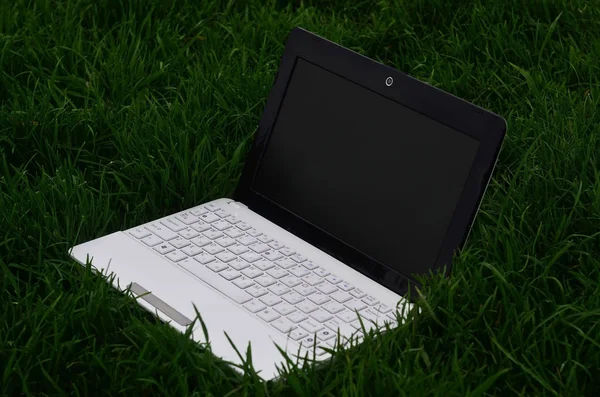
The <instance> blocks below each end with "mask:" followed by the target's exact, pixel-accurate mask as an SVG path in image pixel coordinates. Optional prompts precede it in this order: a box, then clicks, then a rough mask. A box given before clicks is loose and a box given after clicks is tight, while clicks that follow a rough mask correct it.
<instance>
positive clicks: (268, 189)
mask: <svg viewBox="0 0 600 397" xmlns="http://www.w3.org/2000/svg"><path fill="white" fill-rule="evenodd" d="M478 146H479V142H478V141H477V140H476V139H474V138H472V137H471V136H469V135H466V134H464V133H461V132H459V131H456V130H454V129H451V128H449V127H448V126H446V125H444V124H441V123H439V122H437V121H435V120H432V119H430V118H427V117H425V116H423V115H422V114H420V113H417V112H415V111H413V110H411V109H410V108H408V107H405V106H403V105H401V104H399V103H397V102H394V101H392V100H391V99H388V98H386V97H384V96H381V95H379V94H377V93H375V92H373V91H370V90H368V89H366V88H364V87H362V86H360V85H358V84H356V83H353V82H352V81H349V80H347V79H345V78H343V77H340V76H339V75H336V74H334V73H332V72H330V71H328V70H325V69H323V68H321V67H319V66H316V65H314V64H312V63H310V62H309V61H306V60H304V59H302V58H297V61H296V65H295V68H294V71H293V73H292V76H291V79H290V81H289V84H288V87H287V91H286V94H285V98H284V99H283V102H282V104H281V107H280V109H279V114H278V116H277V119H276V121H275V124H274V126H273V130H272V132H271V135H270V138H269V142H268V144H267V147H266V150H265V152H264V154H263V157H262V159H261V162H260V165H259V167H258V170H257V172H256V174H255V179H254V182H253V186H252V189H253V190H254V191H255V192H257V193H258V194H260V195H262V196H264V197H265V198H267V199H268V200H270V201H272V202H274V203H275V204H277V205H278V206H280V207H283V208H284V209H286V210H287V211H289V212H291V213H293V214H295V215H296V216H298V217H300V218H302V219H304V220H305V221H306V222H308V223H311V224H312V225H314V226H315V227H317V228H319V229H321V230H323V231H324V232H326V233H328V234H330V235H332V236H334V237H335V238H337V239H338V240H341V241H342V242H344V243H345V244H348V245H350V246H352V247H353V248H354V249H356V250H358V251H360V252H362V253H363V254H365V255H367V256H369V257H371V258H373V259H375V260H377V261H378V262H380V263H382V264H384V265H385V266H388V267H390V268H392V269H394V270H397V271H399V272H400V273H403V274H406V275H409V276H410V275H411V274H413V273H424V272H427V271H428V270H429V269H430V268H431V267H432V266H433V264H434V263H435V260H436V258H437V257H438V252H439V249H440V247H441V245H442V242H443V240H444V237H445V235H446V232H447V229H448V226H449V225H450V221H451V219H452V216H453V213H454V210H455V208H456V205H457V203H458V200H459V197H460V195H461V192H462V189H463V187H464V185H465V182H466V180H467V176H468V174H469V171H470V168H471V166H472V163H473V160H474V159H475V155H476V153H477V149H478Z"/></svg>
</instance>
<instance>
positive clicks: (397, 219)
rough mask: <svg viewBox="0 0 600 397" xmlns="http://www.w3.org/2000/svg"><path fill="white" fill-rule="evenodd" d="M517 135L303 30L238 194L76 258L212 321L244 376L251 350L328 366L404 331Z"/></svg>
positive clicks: (218, 340) (261, 369)
mask: <svg viewBox="0 0 600 397" xmlns="http://www.w3.org/2000/svg"><path fill="white" fill-rule="evenodd" d="M505 131H506V123H505V121H504V119H503V118H502V117H500V116H498V115H496V114H493V113H491V112H489V111H486V110H484V109H482V108H480V107H477V106H475V105H473V104H470V103H468V102H465V101H463V100H461V99H458V98H456V97H454V96H452V95H450V94H448V93H446V92H443V91H441V90H439V89H437V88H434V87H432V86H430V85H428V84H425V83H423V82H420V81H418V80H416V79H413V78H411V77H409V76H407V75H405V74H403V73H402V72H400V71H398V70H395V69H393V68H391V67H388V66H385V65H382V64H381V63H378V62H375V61H373V60H371V59H369V58H367V57H364V56H362V55H359V54H358V53H355V52H353V51H351V50H349V49H346V48H344V47H342V46H340V45H337V44H335V43H332V42H331V41H328V40H326V39H324V38H321V37H319V36H317V35H315V34H312V33H310V32H308V31H306V30H303V29H301V28H295V29H294V30H293V31H292V32H291V33H290V35H289V36H288V41H287V44H286V47H285V51H284V54H283V56H282V58H281V63H280V65H279V70H278V72H277V75H276V76H275V81H274V83H273V87H272V89H271V91H270V93H269V97H268V100H267V102H266V106H265V109H264V113H263V115H262V118H261V119H260V123H259V127H258V130H257V132H256V134H255V139H254V142H253V146H252V148H251V150H250V153H249V155H248V157H247V161H246V163H245V167H244V170H243V172H242V176H241V179H240V181H239V184H238V186H237V188H236V191H235V193H234V194H233V196H232V197H231V198H219V199H216V200H213V201H210V202H207V203H204V204H199V205H197V206H195V207H193V208H189V209H186V210H184V211H181V212H178V213H175V214H172V215H170V216H167V217H164V218H161V219H156V220H153V221H151V222H148V223H145V224H143V225H139V226H136V227H133V228H131V229H128V230H123V231H118V232H115V233H112V234H109V235H107V236H104V237H101V238H98V239H95V240H92V241H89V242H86V243H83V244H80V245H77V246H75V247H73V248H72V249H71V250H70V255H71V256H72V257H73V258H74V259H75V260H76V261H78V262H79V263H80V264H82V265H84V266H87V265H88V264H90V265H91V266H92V268H93V269H94V270H95V271H99V272H101V273H102V274H103V275H104V276H106V277H107V281H108V282H110V283H112V285H113V286H114V287H115V288H117V289H118V290H120V291H124V292H125V293H131V294H132V295H133V296H135V297H136V300H137V302H138V303H139V305H141V306H142V307H143V308H145V309H146V310H148V311H150V312H151V313H153V314H154V315H155V316H156V317H158V318H159V319H161V320H163V321H165V322H168V323H169V324H170V325H171V326H172V327H173V328H175V329H176V330H178V331H180V332H186V330H187V331H188V332H190V334H191V338H192V339H193V340H195V341H197V342H200V343H205V342H207V341H206V339H205V333H204V329H203V326H205V327H206V331H208V336H209V343H210V348H211V350H212V352H213V354H215V355H216V356H218V357H221V358H223V359H224V360H226V361H228V362H230V363H231V364H233V366H234V367H236V366H237V365H240V367H237V368H238V370H239V368H241V365H242V364H243V362H244V361H246V360H248V359H249V357H247V356H246V352H247V351H248V346H249V345H250V346H251V352H252V353H251V357H250V358H251V360H252V363H253V366H254V369H255V370H256V371H257V372H258V374H259V376H261V377H262V378H263V379H265V380H269V379H273V378H276V377H278V376H279V374H280V373H281V372H280V370H281V369H282V368H283V367H284V366H286V365H287V364H286V360H285V358H284V355H282V352H281V351H280V349H281V350H282V351H284V352H285V353H286V355H288V356H289V357H290V358H293V357H304V358H307V357H309V358H310V359H313V360H316V361H317V362H319V361H324V360H327V359H329V358H331V353H330V352H331V351H332V350H335V349H336V348H337V346H338V345H341V344H346V343H354V344H355V343H360V341H361V339H362V338H363V336H364V333H365V332H371V331H374V329H375V328H377V329H379V330H389V329H391V328H394V327H395V326H397V324H398V322H399V321H402V319H403V318H404V317H403V316H405V313H406V310H409V309H410V308H411V306H412V305H413V304H414V302H413V301H411V300H409V299H407V295H410V296H413V297H414V296H415V294H414V288H413V287H414V286H417V287H418V285H419V283H418V281H419V276H420V275H423V274H426V273H429V272H432V271H433V272H436V271H441V272H444V274H446V275H447V274H448V273H449V272H450V268H451V262H452V258H453V254H454V253H455V251H456V250H457V249H460V248H461V246H462V245H463V244H464V242H465V240H466V238H467V236H468V232H469V230H470V227H471V224H472V222H473V220H474V218H475V215H476V213H477V211H478V208H479V204H480V202H481V200H482V197H483V195H484V192H485V189H486V187H487V185H488V182H489V180H490V177H491V175H492V172H493V168H494V166H495V163H496V160H497V158H498V153H499V151H500V147H501V143H502V141H503V138H504V135H505ZM411 291H413V293H411ZM198 314H199V315H200V318H201V320H202V321H199V320H198V319H197V318H198ZM236 349H237V351H236ZM238 352H239V354H238ZM240 371H241V370H240Z"/></svg>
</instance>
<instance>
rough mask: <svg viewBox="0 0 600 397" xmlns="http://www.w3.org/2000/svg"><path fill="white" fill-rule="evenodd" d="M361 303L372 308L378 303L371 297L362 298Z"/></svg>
mask: <svg viewBox="0 0 600 397" xmlns="http://www.w3.org/2000/svg"><path fill="white" fill-rule="evenodd" d="M363 302H365V303H367V304H369V305H371V306H373V305H376V304H378V303H379V301H378V300H377V299H375V298H373V297H372V296H367V297H364V298H363Z"/></svg>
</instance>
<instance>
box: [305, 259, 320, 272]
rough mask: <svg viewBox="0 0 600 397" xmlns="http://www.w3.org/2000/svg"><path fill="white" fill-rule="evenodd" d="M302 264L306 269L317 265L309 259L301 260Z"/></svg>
mask: <svg viewBox="0 0 600 397" xmlns="http://www.w3.org/2000/svg"><path fill="white" fill-rule="evenodd" d="M302 266H304V267H305V268H307V269H308V270H314V269H316V268H318V267H319V266H317V265H315V264H314V263H312V262H311V261H308V262H302Z"/></svg>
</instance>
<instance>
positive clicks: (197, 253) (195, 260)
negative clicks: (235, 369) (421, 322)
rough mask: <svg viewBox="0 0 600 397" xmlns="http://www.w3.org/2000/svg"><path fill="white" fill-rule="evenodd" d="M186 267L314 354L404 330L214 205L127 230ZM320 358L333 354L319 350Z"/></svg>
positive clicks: (374, 303)
mask: <svg viewBox="0 0 600 397" xmlns="http://www.w3.org/2000/svg"><path fill="white" fill-rule="evenodd" d="M127 232H128V233H129V234H130V235H131V236H133V237H134V238H135V239H136V240H138V241H139V242H140V243H142V244H143V245H144V246H146V247H147V248H148V249H153V250H154V251H155V252H157V253H159V254H160V255H162V256H164V257H165V258H166V259H168V260H169V261H172V262H174V263H176V264H177V265H179V266H181V267H183V268H185V269H186V270H188V271H189V272H190V273H192V274H194V275H195V276H197V277H198V278H200V279H201V280H203V281H204V282H206V283H207V284H209V285H210V286H212V287H213V288H215V289H216V290H218V291H220V292H221V293H222V294H223V295H225V296H227V297H228V298H229V299H231V300H233V301H234V302H235V303H237V304H239V305H241V306H243V307H244V308H245V309H246V310H248V311H250V312H251V313H253V314H254V315H255V316H256V317H258V318H259V319H261V320H262V321H265V322H267V323H269V324H270V325H272V326H273V327H274V328H275V329H277V330H278V331H279V332H281V333H283V334H285V335H286V336H288V337H289V338H291V339H292V340H294V341H296V342H297V343H298V344H300V346H301V347H302V349H303V350H301V352H306V351H307V350H308V351H311V352H312V350H313V348H314V345H315V343H316V344H317V346H323V347H327V348H334V347H335V345H336V343H337V342H338V338H337V333H338V331H339V333H340V336H341V338H340V341H341V342H347V341H348V340H349V338H351V337H355V338H358V339H360V338H361V337H362V330H361V325H360V321H359V319H358V317H357V312H358V313H359V314H360V317H361V318H362V321H363V324H364V326H365V328H366V329H367V330H368V329H371V328H373V327H376V326H382V325H383V324H384V323H385V322H389V323H390V324H392V325H393V324H396V312H395V310H392V308H390V307H388V306H386V305H385V304H382V303H380V302H379V301H378V300H377V299H376V298H374V297H373V296H369V295H367V294H366V293H364V292H363V291H361V290H360V289H359V288H356V287H355V286H353V285H350V284H349V283H347V282H345V281H344V280H342V279H341V278H340V277H337V276H336V275H335V274H332V273H331V272H329V271H328V270H327V269H325V268H323V267H322V266H319V265H317V264H315V263H313V262H312V261H311V260H310V258H307V257H305V256H304V255H302V253H300V252H297V251H296V250H295V249H294V248H293V247H286V246H284V245H283V244H281V243H280V242H278V241H276V240H274V239H273V238H271V237H269V236H267V235H266V234H263V233H262V232H261V231H260V230H256V229H255V228H253V227H252V226H251V225H249V224H247V223H246V222H243V221H241V220H240V219H237V218H236V217H234V216H233V215H232V214H230V213H229V212H228V211H227V209H226V208H221V207H219V206H217V205H215V204H214V203H209V204H206V205H201V206H198V207H195V208H193V209H191V210H188V211H184V212H180V213H178V214H175V215H172V216H169V217H166V218H163V219H159V220H157V221H154V222H152V223H150V224H147V225H145V226H141V227H137V228H134V229H130V230H128V231H127ZM316 353H317V355H318V356H322V355H324V354H325V351H324V350H322V349H316Z"/></svg>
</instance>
